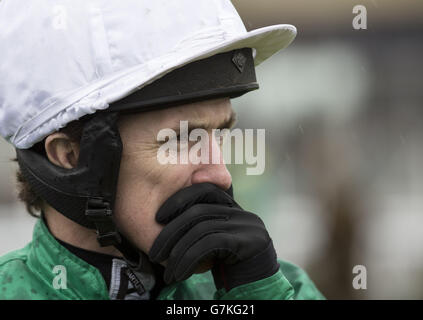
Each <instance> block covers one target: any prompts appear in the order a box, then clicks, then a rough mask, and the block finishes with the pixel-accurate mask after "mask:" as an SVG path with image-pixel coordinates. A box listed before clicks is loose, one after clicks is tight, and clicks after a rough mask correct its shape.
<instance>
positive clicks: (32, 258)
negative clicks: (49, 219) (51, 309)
mask: <svg viewBox="0 0 423 320" xmlns="http://www.w3.org/2000/svg"><path fill="white" fill-rule="evenodd" d="M28 266H29V267H30V268H31V269H32V270H34V273H35V274H36V276H37V277H38V278H39V280H41V281H43V282H44V283H45V285H46V286H45V288H46V290H47V292H49V291H50V292H51V295H52V296H53V297H57V298H59V299H84V300H85V299H87V300H90V299H95V300H98V299H101V300H103V299H109V294H108V290H107V286H106V283H105V281H104V279H103V277H102V275H101V273H100V271H99V270H98V269H97V268H95V267H93V266H91V265H90V264H88V263H87V262H85V261H83V260H82V259H80V258H78V257H77V256H75V255H74V254H72V253H71V252H70V251H68V250H67V249H66V248H65V247H63V246H62V245H60V244H59V242H57V240H56V239H55V238H54V237H53V235H52V234H51V233H50V231H49V230H48V228H47V225H46V224H45V222H44V221H43V219H42V218H40V219H39V220H38V221H37V223H36V224H35V227H34V232H33V238H32V243H31V249H30V251H29V255H28ZM58 284H59V288H58Z"/></svg>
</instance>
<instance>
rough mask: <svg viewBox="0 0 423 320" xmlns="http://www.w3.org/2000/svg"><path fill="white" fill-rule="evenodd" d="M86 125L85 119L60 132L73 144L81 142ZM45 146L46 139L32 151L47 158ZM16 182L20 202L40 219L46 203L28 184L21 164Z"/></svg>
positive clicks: (70, 123) (32, 148) (72, 123)
mask: <svg viewBox="0 0 423 320" xmlns="http://www.w3.org/2000/svg"><path fill="white" fill-rule="evenodd" d="M84 124H85V120H84V119H80V120H75V121H72V122H69V123H68V125H67V126H66V127H64V128H62V129H60V130H59V131H58V132H62V133H64V134H66V135H67V136H68V137H69V139H70V140H71V141H72V142H79V141H80V140H81V135H82V129H83V128H84ZM44 145H45V138H44V139H43V140H42V141H40V142H38V143H36V144H34V145H33V146H32V147H31V150H33V151H35V152H37V153H39V154H41V155H43V156H45V157H47V153H46V150H45V147H44ZM13 161H16V162H17V159H16V158H15V159H13ZM16 181H17V191H18V198H19V200H20V201H22V202H23V203H24V204H25V207H26V210H27V211H28V213H29V214H30V215H31V216H33V217H36V218H39V217H40V215H39V213H40V212H41V211H42V210H43V208H44V206H45V204H46V203H45V201H44V199H42V198H41V197H40V196H38V195H37V194H36V193H35V192H34V190H33V188H32V186H31V184H30V183H29V182H28V180H26V179H25V176H24V175H23V173H22V170H21V168H20V167H19V162H18V170H17V171H16Z"/></svg>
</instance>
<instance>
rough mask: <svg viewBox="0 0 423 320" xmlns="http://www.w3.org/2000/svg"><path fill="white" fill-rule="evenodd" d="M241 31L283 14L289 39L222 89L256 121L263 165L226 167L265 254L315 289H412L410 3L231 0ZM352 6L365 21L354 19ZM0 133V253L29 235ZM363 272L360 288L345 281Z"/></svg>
mask: <svg viewBox="0 0 423 320" xmlns="http://www.w3.org/2000/svg"><path fill="white" fill-rule="evenodd" d="M232 2H233V3H234V5H235V7H236V8H237V9H238V11H239V13H240V15H241V17H242V18H243V21H244V23H245V25H246V27H247V29H249V30H250V29H255V28H259V27H262V26H266V25H270V24H279V23H289V24H293V25H295V26H296V27H297V29H298V36H297V39H296V40H295V41H294V43H293V44H292V45H291V46H290V47H289V48H288V49H287V50H284V51H282V52H281V53H279V54H277V55H275V56H273V57H272V58H270V59H269V60H267V61H266V62H264V63H263V64H262V65H260V66H259V67H258V68H257V78H258V81H259V83H260V87H261V89H260V90H258V91H255V92H252V93H249V94H248V95H245V96H243V97H241V98H238V99H235V100H233V106H234V108H235V110H236V112H237V114H238V125H237V127H239V128H264V129H266V170H265V172H264V174H263V175H260V176H247V175H246V174H245V167H243V166H240V165H230V166H229V169H230V171H231V173H232V175H233V180H234V191H235V196H236V198H237V200H238V201H239V202H240V204H241V205H242V206H243V207H244V208H245V209H247V210H249V211H252V212H256V213H258V214H259V215H260V216H261V217H262V218H263V220H264V222H265V224H266V226H267V227H268V229H269V232H270V234H271V236H272V238H273V241H274V243H275V247H276V248H277V251H278V256H279V258H281V259H284V260H287V261H290V262H293V263H295V264H297V265H299V266H300V267H302V268H303V269H305V270H306V271H307V272H308V273H309V275H310V277H311V278H312V279H313V281H314V282H315V283H316V285H317V287H318V288H319V289H320V290H321V291H322V293H323V294H324V295H325V296H326V297H327V298H329V299H407V298H409V299H422V298H423V250H422V244H423V232H422V229H423V228H422V226H423V197H422V195H423V150H422V148H421V141H422V138H423V121H422V119H423V105H422V103H423V63H422V59H423V41H422V39H423V2H422V1H420V0H402V1H395V0H371V1H370V0H369V1H365V0H361V1H360V2H355V1H349V0H343V1H339V0H320V1H313V0H261V1H260V2H258V1H254V0H233V1H232ZM355 5H364V6H365V8H366V9H367V29H366V30H355V29H354V28H353V26H352V21H353V19H354V17H355V16H356V15H357V14H354V13H353V7H354V6H355ZM14 156H15V153H14V150H13V148H12V147H11V146H9V145H8V144H7V143H6V142H4V141H3V140H0V255H2V254H4V253H6V252H8V251H10V250H12V249H17V248H20V247H22V246H24V245H25V244H26V243H27V242H28V241H30V239H31V234H32V227H33V224H34V222H35V219H34V218H32V217H30V215H29V214H27V213H26V212H25V208H24V206H23V205H22V204H20V203H19V202H18V201H17V198H16V192H15V170H16V167H15V164H14V163H13V162H12V161H11V159H12V158H13V157H14ZM356 265H363V266H365V267H366V269H367V289H366V290H356V289H354V288H353V286H352V281H353V278H354V276H355V275H354V274H353V268H354V266H356Z"/></svg>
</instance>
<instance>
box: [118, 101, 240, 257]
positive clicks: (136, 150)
mask: <svg viewBox="0 0 423 320" xmlns="http://www.w3.org/2000/svg"><path fill="white" fill-rule="evenodd" d="M180 121H188V125H189V130H192V129H195V128H203V129H205V130H207V132H208V133H209V142H208V146H207V148H208V150H209V152H208V154H209V155H210V158H211V157H212V154H214V156H215V157H216V155H217V156H218V157H219V158H220V161H219V164H212V161H211V160H210V161H208V163H209V164H204V163H200V164H192V163H190V161H189V162H188V164H182V163H179V161H178V164H161V163H160V162H159V160H158V159H157V153H158V151H159V148H160V146H161V145H162V144H163V141H158V139H157V135H158V133H159V131H160V130H161V129H165V128H171V129H173V130H175V131H176V133H178V131H179V127H180ZM233 122H234V113H233V110H232V107H231V104H230V100H229V99H216V100H209V101H202V102H197V103H193V104H187V105H182V106H178V107H173V108H169V109H163V110H158V111H151V112H147V113H138V114H131V115H125V116H122V117H121V119H120V120H119V131H120V135H121V138H122V142H123V151H122V159H121V165H120V173H119V181H118V186H117V194H116V207H115V212H116V220H117V224H118V226H119V228H120V230H121V231H122V232H123V233H124V234H125V235H126V237H128V239H130V240H131V241H132V242H133V243H134V244H135V245H136V246H137V247H138V248H139V249H141V250H142V251H144V252H146V253H148V252H149V250H150V248H151V246H152V244H153V242H154V240H155V239H156V237H157V235H158V234H159V233H160V231H161V229H162V228H163V226H161V225H159V224H158V223H157V222H156V221H155V215H156V212H157V211H158V209H159V208H160V206H161V205H162V204H163V203H164V202H165V201H166V199H168V198H169V197H170V196H171V195H173V194H174V193H175V192H176V191H178V190H180V189H182V188H184V187H188V186H190V185H192V184H196V183H202V182H210V183H213V184H216V185H217V186H219V187H221V188H222V189H224V190H226V189H228V188H229V187H230V185H231V183H232V179H231V176H230V173H229V172H228V170H227V168H226V166H225V164H223V159H222V153H221V149H220V146H219V142H218V138H215V137H213V135H212V129H218V128H227V127H230V126H232V125H233ZM194 143H195V142H194ZM191 147H192V142H191V143H190V144H189V145H188V149H189V148H191ZM184 151H187V150H183V148H181V149H179V148H178V153H179V152H184Z"/></svg>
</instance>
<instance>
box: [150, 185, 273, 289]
mask: <svg viewBox="0 0 423 320" xmlns="http://www.w3.org/2000/svg"><path fill="white" fill-rule="evenodd" d="M156 220H157V222H158V223H160V224H164V225H165V227H164V228H163V230H162V231H161V233H160V234H159V235H158V237H157V239H156V240H155V242H154V243H153V245H152V247H151V249H150V252H149V257H150V260H151V261H152V262H155V263H160V262H163V261H166V260H167V265H166V268H165V272H164V280H165V282H166V283H168V284H169V283H172V282H175V281H182V280H185V279H187V278H189V277H190V276H191V275H192V274H193V273H194V272H195V271H196V269H197V268H198V266H199V265H201V264H203V263H204V262H210V261H213V268H212V274H213V277H214V281H215V284H216V287H217V288H218V289H220V288H221V287H225V288H226V290H227V291H228V290H230V289H232V288H234V287H237V286H239V285H242V284H245V283H250V282H253V281H257V280H260V279H263V278H267V277H269V276H271V275H273V274H274V273H275V272H276V271H277V270H278V269H279V264H278V262H277V260H276V252H275V249H274V247H273V243H272V240H271V238H270V237H269V234H268V233H267V230H266V228H265V226H264V224H263V222H262V220H261V219H260V218H259V217H258V216H256V215H255V214H253V213H250V212H247V211H244V210H243V209H242V208H241V207H240V206H239V205H238V204H237V203H236V202H235V201H234V199H233V198H232V197H231V196H230V195H229V194H228V193H227V192H225V191H223V190H222V189H220V188H219V187H217V186H215V185H213V184H210V183H201V184H195V185H192V186H190V187H187V188H184V189H182V190H180V191H178V192H177V193H175V194H174V195H173V196H171V197H170V198H169V199H168V200H167V201H166V202H165V203H164V204H163V205H162V207H161V208H160V209H159V211H158V212H157V214H156Z"/></svg>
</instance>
